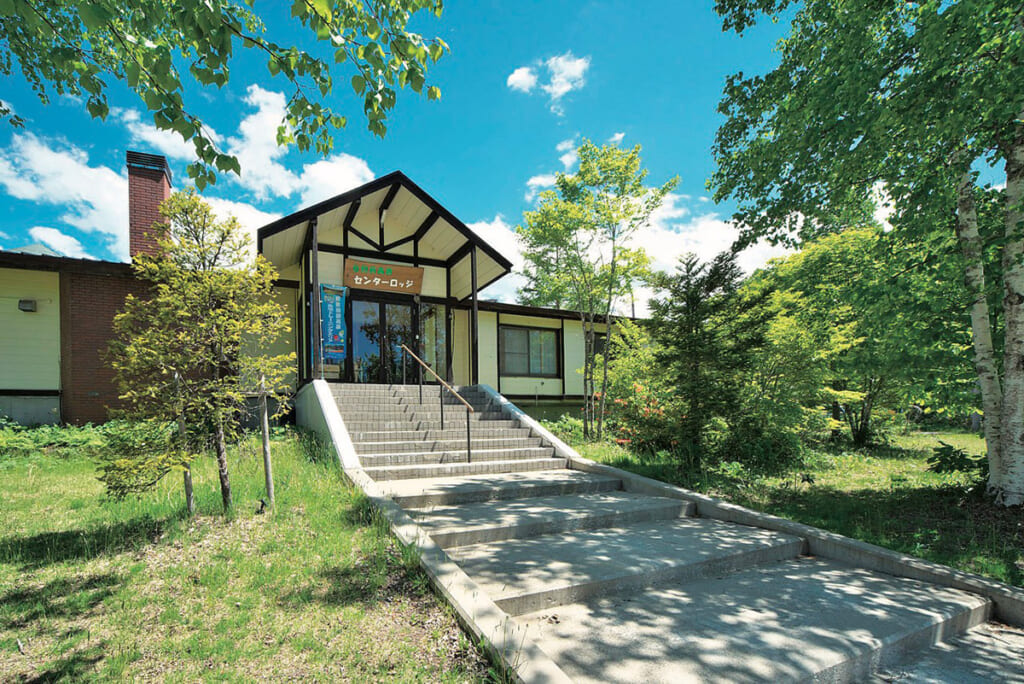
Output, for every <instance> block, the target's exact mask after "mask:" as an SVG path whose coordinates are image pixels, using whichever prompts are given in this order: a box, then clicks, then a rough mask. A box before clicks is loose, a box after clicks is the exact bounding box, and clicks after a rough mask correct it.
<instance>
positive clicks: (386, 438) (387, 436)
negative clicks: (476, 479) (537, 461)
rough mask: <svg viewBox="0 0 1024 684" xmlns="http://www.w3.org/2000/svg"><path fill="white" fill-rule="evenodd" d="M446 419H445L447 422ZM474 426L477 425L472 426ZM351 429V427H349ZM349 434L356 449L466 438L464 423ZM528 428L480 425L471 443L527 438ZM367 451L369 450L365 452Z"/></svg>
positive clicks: (463, 441)
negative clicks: (453, 426)
mask: <svg viewBox="0 0 1024 684" xmlns="http://www.w3.org/2000/svg"><path fill="white" fill-rule="evenodd" d="M447 422H448V421H445V423H446V424H447ZM472 427H473V428H476V427H477V426H476V425H474V426H472ZM350 429H351V428H350ZM349 435H350V436H351V437H352V441H353V442H354V443H355V446H356V451H359V448H360V446H361V445H362V444H366V443H369V442H372V443H380V444H387V443H391V442H396V443H402V442H411V441H419V442H421V443H426V442H438V441H443V442H452V443H456V442H462V443H465V439H466V424H465V423H463V424H462V429H461V430H452V429H448V428H445V430H444V431H443V432H442V431H441V430H373V431H368V432H350V433H349ZM529 438H530V430H529V428H518V427H510V428H498V429H490V428H483V427H481V428H480V429H478V430H473V443H474V444H476V440H478V439H529ZM367 453H369V452H367Z"/></svg>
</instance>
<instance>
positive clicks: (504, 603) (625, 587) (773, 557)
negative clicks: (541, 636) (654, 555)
mask: <svg viewBox="0 0 1024 684" xmlns="http://www.w3.org/2000/svg"><path fill="white" fill-rule="evenodd" d="M803 546H804V543H803V541H802V540H797V541H793V542H788V543H784V544H779V545H777V546H773V547H770V548H762V549H757V550H756V551H747V552H743V553H738V554H735V555H733V556H727V557H725V558H712V559H710V560H707V561H704V562H702V563H687V562H686V561H685V559H679V564H678V565H675V566H669V567H661V568H658V569H657V570H649V571H647V572H645V573H642V574H636V575H630V576H626V577H615V578H609V579H604V580H599V581H595V582H587V583H583V584H576V585H573V586H571V587H557V588H554V589H550V590H547V591H539V592H536V593H532V594H523V595H520V596H508V597H505V598H501V599H497V600H495V603H496V604H497V605H498V607H499V608H501V609H502V610H503V611H505V612H506V613H508V614H509V615H513V616H516V615H523V614H525V613H532V612H533V611H536V610H546V609H549V608H554V607H557V606H563V605H565V604H567V603H576V602H577V601H584V600H586V599H589V598H592V597H595V596H602V595H608V596H610V595H613V594H620V593H628V592H631V591H637V590H640V589H645V588H647V587H650V586H653V585H655V584H661V583H667V582H672V583H674V584H681V583H683V582H692V581H694V580H699V579H707V578H711V577H719V576H722V575H726V574H729V573H733V572H737V571H740V570H746V569H747V568H750V567H753V566H754V565H757V564H759V563H772V562H776V561H782V560H788V559H790V558H796V557H797V556H798V555H800V553H802V552H803Z"/></svg>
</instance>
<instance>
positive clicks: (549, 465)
mask: <svg viewBox="0 0 1024 684" xmlns="http://www.w3.org/2000/svg"><path fill="white" fill-rule="evenodd" d="M567 465H568V462H567V461H566V460H565V459H564V458H535V459H513V460H509V461H475V462H473V463H442V464H425V465H403V466H381V467H378V468H365V470H366V474H367V475H369V476H370V477H371V478H373V479H374V480H408V479H411V478H420V477H423V478H436V477H458V476H463V475H484V474H488V473H518V472H527V471H532V470H555V469H558V468H565V467H566V466H567Z"/></svg>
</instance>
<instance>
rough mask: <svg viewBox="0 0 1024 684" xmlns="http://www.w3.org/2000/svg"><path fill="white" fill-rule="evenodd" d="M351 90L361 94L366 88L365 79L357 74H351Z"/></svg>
mask: <svg viewBox="0 0 1024 684" xmlns="http://www.w3.org/2000/svg"><path fill="white" fill-rule="evenodd" d="M352 90H354V91H355V92H356V94H357V95H362V94H363V92H364V91H365V90H366V79H364V78H363V77H362V76H360V75H359V74H356V75H355V76H353V77H352Z"/></svg>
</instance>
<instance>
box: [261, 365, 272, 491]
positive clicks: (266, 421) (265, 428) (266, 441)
mask: <svg viewBox="0 0 1024 684" xmlns="http://www.w3.org/2000/svg"><path fill="white" fill-rule="evenodd" d="M260 432H261V433H262V436H263V474H264V475H265V476H266V480H267V504H268V505H270V506H273V505H274V470H273V468H272V466H271V463H270V416H269V414H268V412H267V392H266V385H265V383H264V381H263V379H262V378H261V379H260Z"/></svg>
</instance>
